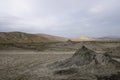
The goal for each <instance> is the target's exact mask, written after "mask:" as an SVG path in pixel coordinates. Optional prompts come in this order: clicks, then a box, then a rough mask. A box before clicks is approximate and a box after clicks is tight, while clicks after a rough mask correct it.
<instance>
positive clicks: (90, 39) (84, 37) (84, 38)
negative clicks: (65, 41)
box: [71, 36, 96, 41]
mask: <svg viewBox="0 0 120 80" xmlns="http://www.w3.org/2000/svg"><path fill="white" fill-rule="evenodd" d="M71 40H72V41H93V40H96V39H95V38H91V37H87V36H81V37H77V38H71Z"/></svg>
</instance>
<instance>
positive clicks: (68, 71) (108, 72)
mask: <svg viewBox="0 0 120 80" xmlns="http://www.w3.org/2000/svg"><path fill="white" fill-rule="evenodd" d="M47 67H49V68H50V69H51V70H53V74H54V75H71V76H73V77H72V78H74V79H75V80H77V79H78V80H81V79H84V80H120V77H118V76H120V74H118V73H119V71H120V63H119V62H117V61H115V60H113V59H112V58H111V57H110V56H109V55H108V54H100V53H96V52H94V51H92V50H90V49H88V48H86V47H85V46H83V47H82V48H80V49H78V50H77V51H76V52H75V54H74V55H73V56H72V57H70V58H68V59H65V60H62V61H57V62H54V63H52V64H49V65H47ZM78 74H79V75H78ZM86 75H89V76H86ZM112 75H114V76H117V78H116V79H112V78H113V77H112V78H111V76H112ZM74 76H75V77H74ZM106 77H107V78H109V79H107V78H106ZM72 78H70V76H69V77H68V79H72Z"/></svg>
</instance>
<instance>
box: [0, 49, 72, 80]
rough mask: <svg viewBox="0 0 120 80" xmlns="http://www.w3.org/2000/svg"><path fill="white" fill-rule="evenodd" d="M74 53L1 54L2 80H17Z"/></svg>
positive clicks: (5, 52) (0, 74) (22, 52)
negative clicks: (27, 73)
mask: <svg viewBox="0 0 120 80" xmlns="http://www.w3.org/2000/svg"><path fill="white" fill-rule="evenodd" d="M72 53H73V52H30V51H21V52H18V51H11V52H8V51H2V52H0V80H14V79H15V80H17V79H16V78H17V77H19V76H20V75H22V74H25V73H26V72H29V71H33V70H37V69H39V68H40V67H41V65H42V64H45V63H50V62H54V61H57V60H60V59H65V58H68V57H70V56H71V55H72ZM21 80H23V79H21Z"/></svg>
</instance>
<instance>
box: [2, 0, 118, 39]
mask: <svg viewBox="0 0 120 80" xmlns="http://www.w3.org/2000/svg"><path fill="white" fill-rule="evenodd" d="M4 31H22V32H29V33H46V34H52V35H59V36H66V37H76V36H81V35H82V36H84V35H85V36H91V37H102V36H120V0H0V32H4Z"/></svg>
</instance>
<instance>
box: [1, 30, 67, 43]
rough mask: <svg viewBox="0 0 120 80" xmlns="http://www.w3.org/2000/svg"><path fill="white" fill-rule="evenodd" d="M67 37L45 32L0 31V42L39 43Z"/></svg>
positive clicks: (63, 39) (62, 39) (59, 40)
mask: <svg viewBox="0 0 120 80" xmlns="http://www.w3.org/2000/svg"><path fill="white" fill-rule="evenodd" d="M61 41H67V38H64V37H58V36H52V35H47V34H29V33H23V32H0V43H40V42H61Z"/></svg>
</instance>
